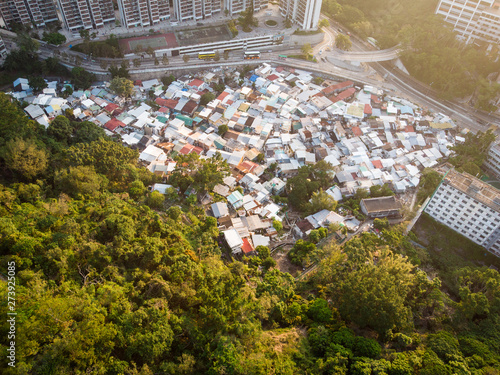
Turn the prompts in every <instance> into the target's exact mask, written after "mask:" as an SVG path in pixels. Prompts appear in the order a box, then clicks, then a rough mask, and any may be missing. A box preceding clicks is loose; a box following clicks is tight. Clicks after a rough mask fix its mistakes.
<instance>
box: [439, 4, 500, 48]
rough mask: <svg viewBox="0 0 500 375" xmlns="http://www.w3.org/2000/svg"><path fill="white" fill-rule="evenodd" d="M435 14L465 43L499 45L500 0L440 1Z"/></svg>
mask: <svg viewBox="0 0 500 375" xmlns="http://www.w3.org/2000/svg"><path fill="white" fill-rule="evenodd" d="M436 14H439V15H441V16H443V17H444V20H445V21H446V22H448V23H450V24H452V25H453V29H454V30H455V32H456V33H457V36H458V38H459V39H461V40H463V41H465V42H466V43H473V42H481V41H482V42H486V43H489V44H499V43H500V0H440V1H439V4H438V6H437V8H436Z"/></svg>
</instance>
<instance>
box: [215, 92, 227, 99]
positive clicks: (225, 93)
mask: <svg viewBox="0 0 500 375" xmlns="http://www.w3.org/2000/svg"><path fill="white" fill-rule="evenodd" d="M228 95H229V93H228V92H227V91H223V92H221V93H220V95H219V96H218V97H217V99H218V100H220V101H222V100H224V98H225V97H226V96H228Z"/></svg>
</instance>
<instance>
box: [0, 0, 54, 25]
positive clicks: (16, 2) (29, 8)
mask: <svg viewBox="0 0 500 375" xmlns="http://www.w3.org/2000/svg"><path fill="white" fill-rule="evenodd" d="M0 14H1V16H2V18H3V20H4V23H5V24H6V25H7V26H8V25H9V24H10V23H12V22H16V23H21V24H29V25H31V24H33V25H35V26H36V27H43V26H45V24H46V23H48V22H52V21H57V20H58V18H57V12H56V6H55V4H54V1H53V0H2V1H0Z"/></svg>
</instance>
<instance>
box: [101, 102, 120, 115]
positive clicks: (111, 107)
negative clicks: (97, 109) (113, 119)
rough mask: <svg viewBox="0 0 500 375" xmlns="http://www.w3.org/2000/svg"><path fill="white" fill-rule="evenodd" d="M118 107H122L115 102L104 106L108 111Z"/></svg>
mask: <svg viewBox="0 0 500 375" xmlns="http://www.w3.org/2000/svg"><path fill="white" fill-rule="evenodd" d="M117 108H120V106H119V105H117V104H115V103H109V104H108V105H107V106H106V107H104V110H105V111H106V112H108V113H111V112H113V111H114V110H115V109H117Z"/></svg>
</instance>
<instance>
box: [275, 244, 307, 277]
mask: <svg viewBox="0 0 500 375" xmlns="http://www.w3.org/2000/svg"><path fill="white" fill-rule="evenodd" d="M291 248H292V246H291V245H286V246H283V247H282V248H281V249H279V250H276V251H275V252H274V253H273V259H274V260H275V261H276V266H277V267H278V269H279V270H280V271H281V272H288V273H289V274H290V275H292V276H297V275H298V274H299V273H300V272H301V271H302V268H301V267H298V266H296V265H294V264H292V262H290V259H288V256H287V254H288V252H289V251H290V250H291Z"/></svg>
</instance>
